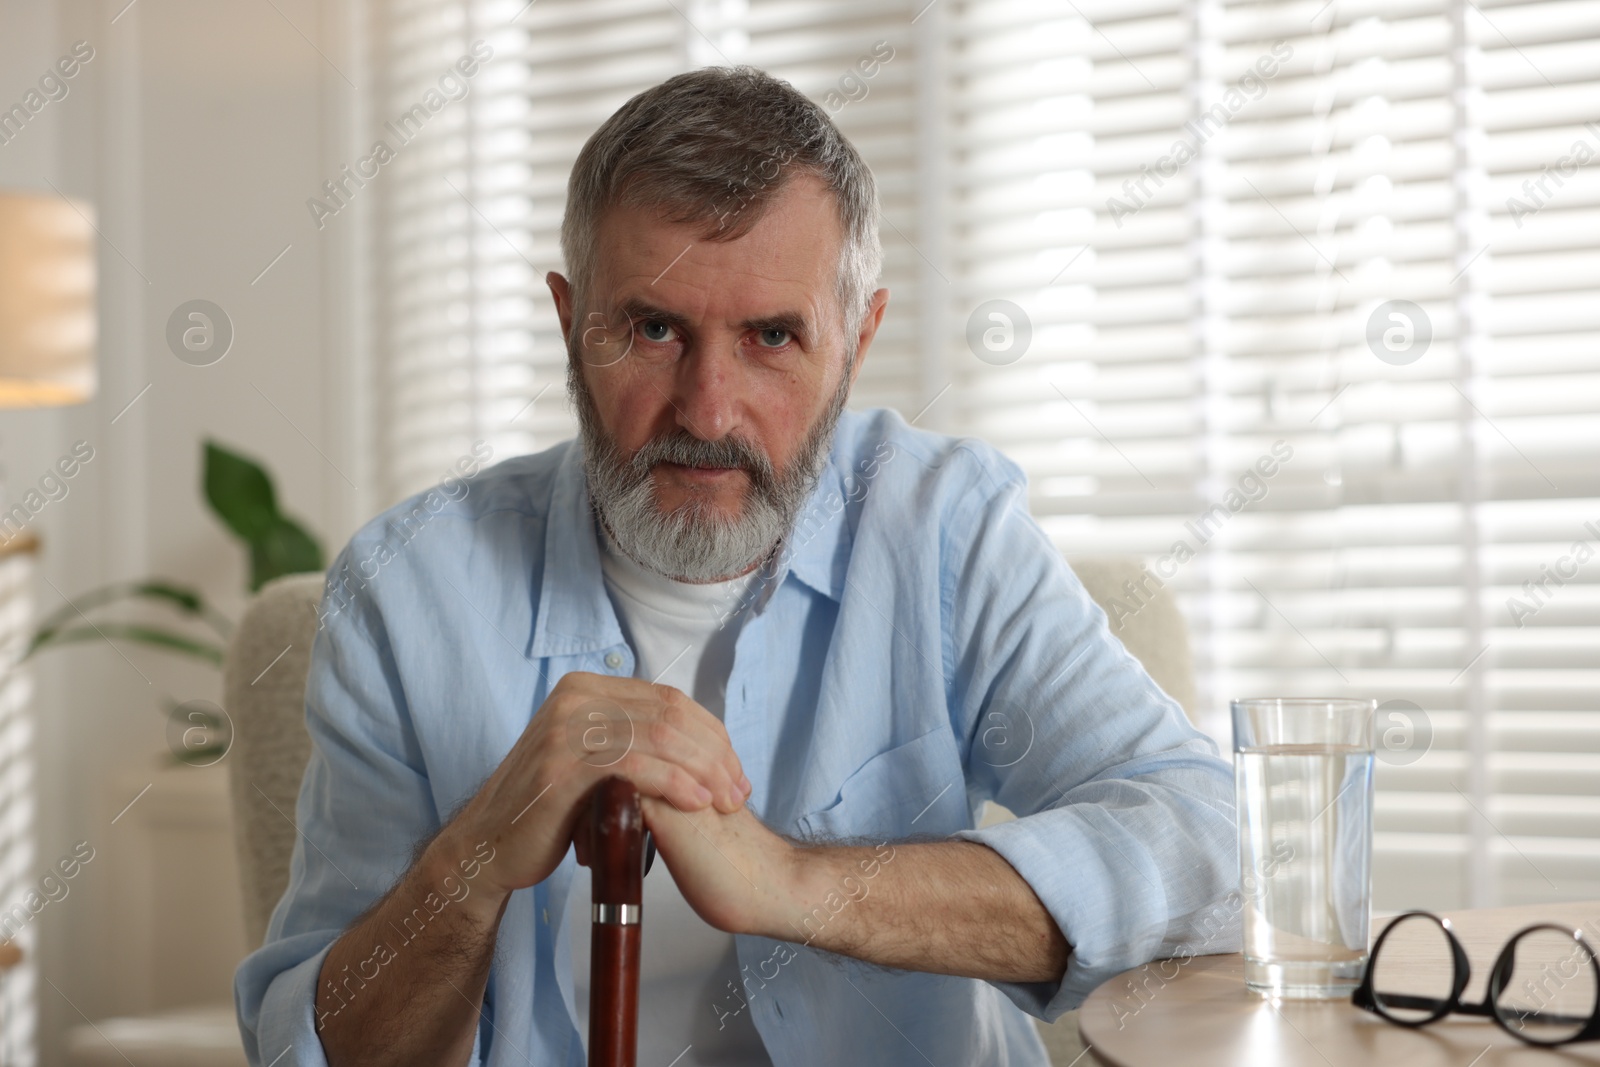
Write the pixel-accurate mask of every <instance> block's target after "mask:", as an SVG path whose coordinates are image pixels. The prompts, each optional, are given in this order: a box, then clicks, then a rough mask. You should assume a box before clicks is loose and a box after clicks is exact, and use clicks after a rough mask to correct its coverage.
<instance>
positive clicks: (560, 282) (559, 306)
mask: <svg viewBox="0 0 1600 1067" xmlns="http://www.w3.org/2000/svg"><path fill="white" fill-rule="evenodd" d="M544 283H545V284H546V285H548V286H549V287H550V295H551V296H553V297H555V301H556V316H557V317H558V318H560V319H561V337H562V339H563V340H565V341H568V342H569V343H570V341H571V339H572V283H570V282H568V281H567V279H566V278H564V277H562V276H561V275H560V274H557V273H556V272H555V271H551V272H550V273H549V274H546V275H545V276H544Z"/></svg>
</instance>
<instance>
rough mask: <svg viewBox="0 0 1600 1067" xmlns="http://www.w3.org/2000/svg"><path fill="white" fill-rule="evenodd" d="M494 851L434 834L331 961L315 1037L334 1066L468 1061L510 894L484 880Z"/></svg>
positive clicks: (322, 981) (325, 969)
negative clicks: (482, 874)
mask: <svg viewBox="0 0 1600 1067" xmlns="http://www.w3.org/2000/svg"><path fill="white" fill-rule="evenodd" d="M493 858H494V850H493V848H492V847H490V846H489V845H487V844H483V845H479V846H477V847H476V848H473V847H471V846H463V845H461V844H459V843H456V842H455V841H454V840H453V839H447V838H445V837H444V836H443V835H441V836H440V837H438V838H435V839H434V841H433V843H432V844H430V845H429V846H428V848H427V850H426V851H425V852H424V853H423V855H422V856H421V858H420V859H418V860H417V862H416V863H415V864H414V865H413V866H412V868H411V870H410V871H408V872H407V873H406V875H405V877H404V878H402V879H401V880H400V882H399V884H398V885H396V886H395V888H394V889H393V890H391V891H390V892H389V894H388V895H387V896H385V897H384V898H383V900H381V901H380V902H379V903H378V904H377V906H376V907H374V908H373V909H372V910H370V911H369V912H367V914H366V915H364V916H362V917H361V918H360V919H358V920H357V921H356V923H355V925H353V926H352V927H351V928H350V929H349V930H347V931H346V932H345V933H344V935H343V936H342V937H340V938H339V940H338V941H337V942H335V944H334V946H333V948H332V949H331V950H330V951H329V952H328V955H327V957H326V958H325V959H324V960H323V964H322V972H321V974H320V976H319V978H318V982H317V998H316V1018H317V1036H318V1037H319V1038H320V1039H321V1041H322V1048H323V1052H324V1054H325V1055H326V1056H327V1059H328V1063H329V1064H330V1065H332V1067H359V1065H364V1064H385V1065H397V1064H428V1065H429V1067H434V1065H439V1064H444V1065H460V1064H465V1063H466V1062H467V1061H468V1060H469V1059H470V1058H471V1055H472V1045H473V1036H474V1034H475V1032H476V1030H477V1025H478V1015H479V1011H480V1005H481V1004H482V1002H483V991H484V986H485V984H486V983H487V981H488V976H489V964H490V962H491V961H492V960H493V958H494V943H495V933H496V931H497V930H498V928H499V925H500V916H501V915H502V914H503V913H504V911H505V906H506V901H507V900H508V899H509V897H508V896H506V895H505V894H499V893H495V892H493V891H492V890H491V889H490V888H488V886H487V884H485V882H484V880H480V879H478V874H479V873H480V872H481V870H482V867H483V865H484V864H485V863H492V862H493Z"/></svg>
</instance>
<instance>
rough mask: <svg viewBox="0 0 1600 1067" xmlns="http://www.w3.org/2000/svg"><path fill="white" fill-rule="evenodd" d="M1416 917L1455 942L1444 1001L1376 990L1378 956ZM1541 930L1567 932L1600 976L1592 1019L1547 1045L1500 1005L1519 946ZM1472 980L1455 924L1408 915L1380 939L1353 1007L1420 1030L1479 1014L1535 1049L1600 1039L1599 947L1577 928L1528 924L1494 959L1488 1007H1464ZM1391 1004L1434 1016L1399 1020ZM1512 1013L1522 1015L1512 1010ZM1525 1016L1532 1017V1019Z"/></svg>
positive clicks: (1571, 1019) (1572, 1018) (1392, 922)
mask: <svg viewBox="0 0 1600 1067" xmlns="http://www.w3.org/2000/svg"><path fill="white" fill-rule="evenodd" d="M1415 918H1423V919H1429V920H1431V921H1432V922H1433V923H1434V924H1435V925H1437V926H1438V927H1439V929H1441V930H1443V931H1444V936H1445V940H1446V941H1448V942H1449V943H1450V955H1451V957H1452V962H1453V963H1454V966H1455V973H1454V978H1453V980H1452V982H1451V985H1450V996H1449V997H1448V998H1447V999H1444V1000H1440V999H1438V998H1437V997H1420V996H1412V995H1410V994H1386V995H1383V996H1379V995H1378V994H1377V993H1375V992H1374V991H1373V988H1372V980H1373V971H1374V967H1373V965H1374V964H1375V963H1377V961H1378V953H1379V952H1380V951H1381V950H1382V949H1383V942H1384V940H1385V939H1386V938H1387V937H1388V936H1389V933H1390V932H1391V931H1392V930H1394V928H1395V927H1397V926H1399V925H1400V924H1401V923H1403V922H1405V921H1406V920H1407V919H1415ZM1540 930H1555V931H1557V932H1558V933H1562V934H1565V935H1566V936H1568V937H1570V938H1572V939H1573V940H1574V941H1576V942H1577V943H1578V944H1580V945H1582V946H1584V948H1585V949H1587V954H1588V957H1589V969H1590V970H1591V971H1593V972H1594V980H1595V988H1596V990H1597V993H1596V997H1595V1008H1594V1011H1593V1012H1592V1013H1591V1014H1590V1016H1589V1021H1588V1022H1587V1023H1586V1024H1585V1025H1584V1026H1583V1028H1582V1029H1581V1030H1579V1031H1578V1032H1577V1033H1575V1034H1573V1035H1571V1036H1570V1037H1563V1038H1559V1039H1557V1040H1555V1041H1545V1040H1541V1039H1538V1038H1534V1037H1530V1036H1528V1035H1527V1034H1526V1033H1522V1032H1520V1031H1519V1030H1517V1029H1514V1028H1513V1026H1512V1023H1511V1022H1510V1021H1509V1020H1508V1019H1507V1018H1506V1017H1505V1015H1502V1014H1501V1012H1500V1010H1499V1009H1498V1008H1496V1007H1495V1002H1496V1001H1498V1000H1499V999H1500V994H1501V993H1503V992H1504V991H1505V989H1506V986H1507V985H1508V984H1509V983H1510V981H1511V972H1512V969H1513V968H1514V967H1515V966H1516V960H1517V942H1519V941H1521V940H1522V938H1524V937H1526V936H1527V935H1528V934H1532V933H1536V932H1538V931H1540ZM1471 980H1472V965H1471V964H1470V963H1469V962H1468V961H1467V951H1466V949H1464V948H1462V947H1461V942H1460V941H1459V940H1458V939H1457V938H1456V934H1455V931H1454V930H1453V929H1451V926H1450V920H1449V919H1445V918H1442V917H1440V916H1438V915H1435V914H1433V913H1432V912H1431V911H1408V912H1405V913H1403V914H1401V915H1396V916H1395V917H1394V918H1393V919H1391V920H1389V923H1388V925H1386V926H1385V927H1384V928H1383V932H1382V933H1380V934H1379V935H1378V940H1377V941H1375V942H1374V943H1373V945H1372V952H1371V953H1370V954H1369V955H1368V956H1367V966H1366V969H1365V971H1364V973H1363V974H1362V976H1361V984H1360V985H1359V986H1357V987H1356V991H1355V992H1354V993H1352V994H1350V1003H1351V1004H1353V1005H1355V1006H1356V1007H1358V1008H1361V1009H1363V1010H1365V1011H1370V1012H1372V1013H1373V1014H1374V1015H1376V1016H1378V1017H1379V1018H1380V1019H1383V1020H1384V1021H1386V1022H1391V1023H1394V1024H1395V1025H1397V1026H1406V1027H1410V1028H1411V1029H1418V1028H1420V1027H1423V1026H1427V1025H1428V1024H1429V1023H1434V1022H1438V1021H1439V1020H1440V1019H1443V1018H1444V1017H1445V1016H1446V1015H1478V1016H1487V1017H1489V1018H1491V1019H1493V1020H1494V1021H1495V1022H1496V1023H1497V1024H1498V1025H1499V1027H1500V1029H1502V1030H1504V1031H1505V1032H1506V1033H1508V1034H1510V1035H1511V1036H1512V1037H1514V1038H1516V1039H1517V1040H1519V1041H1523V1042H1525V1043H1527V1044H1529V1045H1538V1046H1540V1047H1541V1048H1554V1047H1555V1046H1557V1045H1568V1044H1571V1043H1573V1042H1575V1041H1595V1040H1600V958H1597V956H1596V952H1595V948H1594V946H1593V945H1591V944H1590V943H1589V940H1588V938H1586V937H1584V936H1583V931H1582V930H1579V929H1578V928H1576V927H1573V926H1563V925H1562V924H1560V923H1534V924H1533V925H1532V926H1525V927H1523V928H1522V929H1521V930H1518V931H1517V932H1516V933H1514V934H1512V935H1511V937H1510V938H1509V939H1507V941H1506V943H1505V947H1504V948H1502V949H1501V950H1500V955H1499V957H1498V958H1497V959H1496V960H1495V961H1494V967H1493V968H1491V969H1490V971H1489V986H1488V989H1487V991H1486V992H1487V994H1488V999H1487V1000H1485V1001H1484V1002H1483V1003H1482V1004H1463V1003H1462V1002H1461V994H1462V992H1463V991H1464V990H1465V989H1466V988H1467V983H1468V982H1470V981H1471ZM1385 1002H1387V1004H1388V1005H1389V1006H1391V1007H1399V1008H1408V1009H1410V1010H1413V1011H1427V1012H1430V1013H1431V1014H1429V1015H1427V1016H1425V1017H1422V1018H1417V1019H1403V1018H1398V1017H1396V1016H1394V1015H1390V1014H1389V1013H1388V1011H1386V1010H1385V1008H1384V1004H1385ZM1506 1014H1507V1015H1511V1016H1516V1015H1518V1014H1519V1013H1518V1012H1514V1011H1509V1012H1507V1013H1506ZM1523 1017H1524V1018H1526V1015H1524V1016H1523ZM1550 1018H1551V1019H1553V1020H1557V1021H1566V1022H1570V1023H1577V1022H1579V1021H1581V1020H1579V1019H1578V1017H1576V1016H1551V1017H1550Z"/></svg>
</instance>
